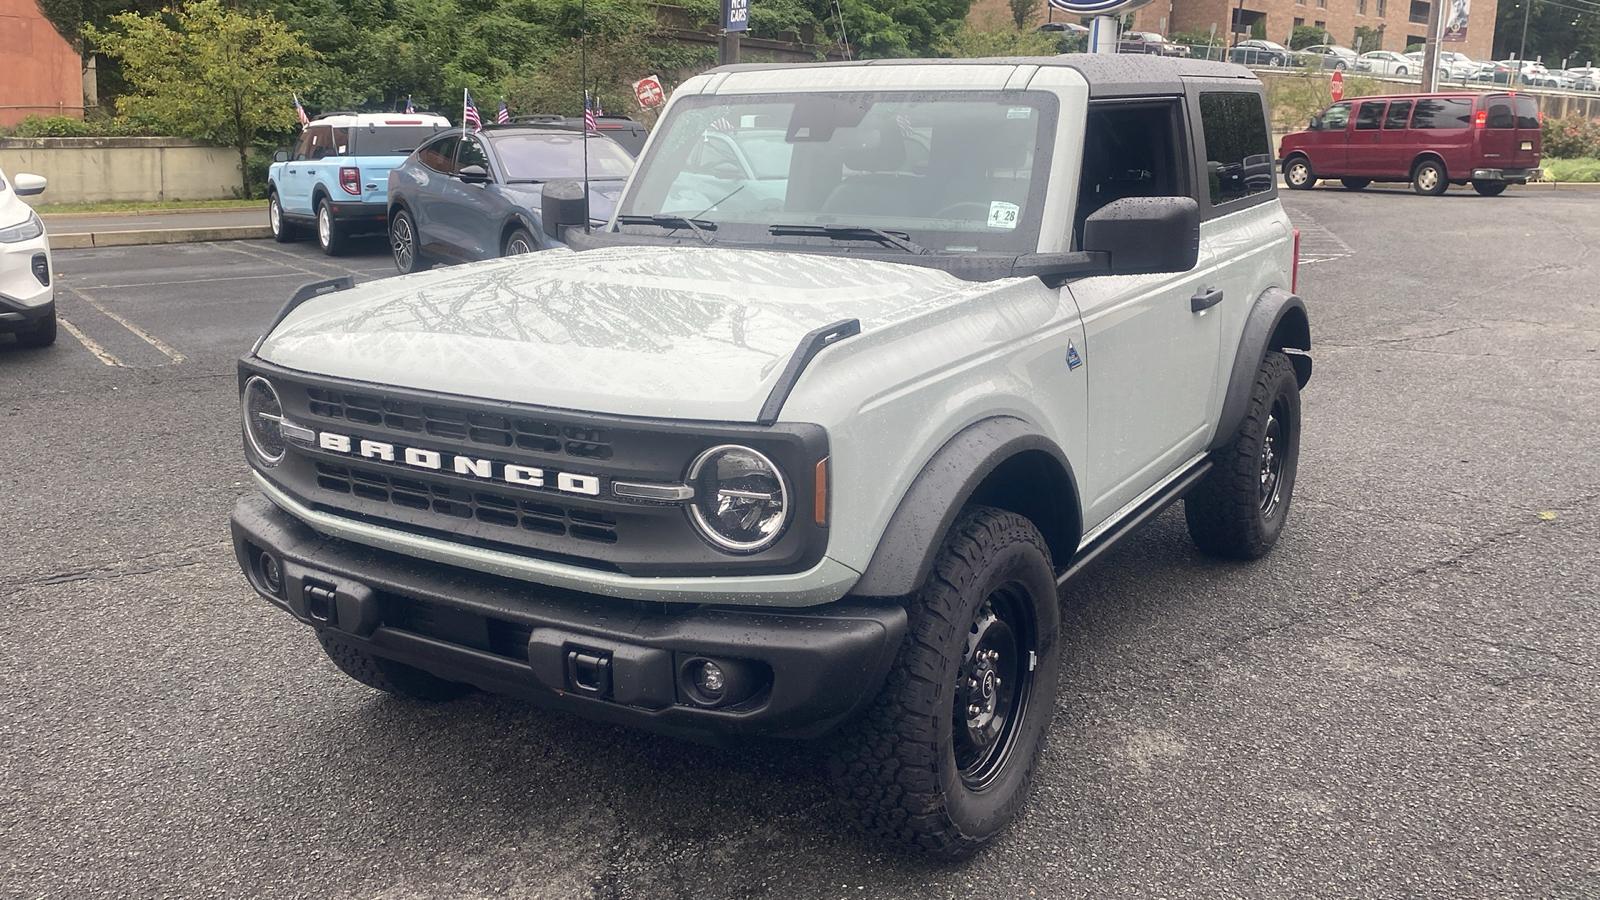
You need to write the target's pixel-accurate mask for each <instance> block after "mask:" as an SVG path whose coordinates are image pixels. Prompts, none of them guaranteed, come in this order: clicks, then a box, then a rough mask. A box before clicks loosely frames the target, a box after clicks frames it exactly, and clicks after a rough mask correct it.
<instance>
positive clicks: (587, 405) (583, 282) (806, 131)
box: [232, 56, 1311, 857]
mask: <svg viewBox="0 0 1600 900" xmlns="http://www.w3.org/2000/svg"><path fill="white" fill-rule="evenodd" d="M733 149H737V151H738V155H737V156H736V157H735V156H734V155H733V154H732V153H731V152H730V151H731V150H733ZM1271 152H1272V151H1271V148H1270V146H1269V139H1268V133H1267V119H1266V110H1265V108H1264V102H1263V93H1262V86H1261V83H1260V82H1259V81H1257V80H1256V79H1255V78H1254V77H1253V76H1252V75H1251V74H1250V73H1249V72H1247V71H1246V70H1245V69H1243V68H1241V67H1238V66H1232V65H1227V64H1222V63H1208V62H1200V61H1191V60H1185V59H1173V58H1161V57H1156V56H1139V57H1123V56H1061V57H1051V58H1039V59H991V60H960V61H957V60H941V61H892V62H891V61H875V62H870V63H844V64H821V65H808V66H798V67H774V66H733V67H727V68H721V69H716V70H713V71H711V72H709V73H707V74H704V75H701V76H698V77H696V78H693V79H691V80H689V81H688V82H686V83H685V84H684V85H683V86H682V87H680V88H679V89H678V90H677V92H676V94H675V95H674V96H673V98H672V100H671V102H670V104H669V105H668V106H667V108H666V110H665V112H664V114H663V116H662V118H661V122H660V124H659V125H658V126H657V128H656V129H655V131H654V132H653V134H652V135H651V137H650V140H649V143H648V145H647V146H646V148H645V150H644V152H643V155H642V157H641V160H640V163H639V167H638V169H637V171H636V172H635V173H634V175H633V177H632V178H631V180H630V181H629V182H628V184H627V186H626V188H625V189H624V191H623V194H622V198H621V201H620V204H619V207H618V210H617V213H616V215H615V216H614V217H613V218H612V220H611V222H610V224H609V225H607V226H606V227H605V228H603V229H596V230H595V231H594V232H593V233H592V234H585V233H583V231H582V226H581V224H576V225H575V223H583V222H584V221H585V220H586V218H587V215H586V212H585V211H584V210H583V209H582V198H583V197H584V196H585V194H584V192H583V190H582V187H581V186H580V185H576V184H568V185H559V184H552V185H549V186H547V188H548V189H547V191H546V193H545V199H544V201H543V202H544V212H545V216H544V222H545V227H546V228H551V229H557V228H561V227H563V224H564V223H565V224H566V225H567V226H569V227H568V229H567V231H566V232H565V235H564V237H565V240H566V241H567V242H568V243H569V244H570V245H571V247H572V248H573V249H557V250H551V251H547V252H543V253H537V254H532V255H527V256H519V257H515V258H510V259H505V260H499V261H490V262H484V263H478V264H473V265H468V266H463V267H459V268H452V269H448V270H444V271H437V272H432V273H425V274H418V275H409V276H402V277H397V278H389V279H385V280H382V281H378V282H373V283H369V284H364V285H361V286H360V287H352V286H351V285H350V283H349V281H347V280H338V281H332V282H324V283H319V284H314V285H307V286H306V287H305V288H302V289H301V291H300V292H299V293H298V294H297V295H296V296H295V298H294V299H292V300H291V301H290V302H289V304H288V305H287V306H286V307H285V309H284V310H283V312H282V313H280V314H279V316H278V318H277V320H276V321H274V322H273V323H272V325H271V326H270V327H269V329H268V331H267V333H266V334H265V335H264V336H263V337H262V339H261V340H260V341H259V342H258V343H257V345H256V346H255V348H254V349H253V350H252V351H251V352H250V353H249V354H248V355H247V356H246V357H245V358H244V359H243V360H242V361H241V362H240V366H239V387H240V391H241V398H242V408H243V418H244V437H245V441H244V444H245V450H246V454H247V456H248V459H249V462H250V465H251V466H252V468H253V469H254V474H255V481H256V485H257V486H258V487H259V488H260V493H258V494H254V495H251V496H247V497H245V498H244V499H242V500H241V501H240V502H239V503H238V505H237V506H236V507H235V509H234V512H233V519H232V531H233V542H234V547H235V550H236V553H237V556H238V561H239V564H240V566H241V567H242V568H243V570H244V572H245V574H246V577H247V578H248V579H249V582H250V584H251V585H253V586H254V588H255V589H256V591H258V592H259V593H260V594H261V595H262V596H263V597H265V598H266V599H267V600H268V601H270V602H272V603H273V604H276V605H277V606H279V607H281V608H283V609H284V610H285V611H287V612H288V613H289V614H290V615H292V616H293V617H294V618H295V619H297V620H298V621H300V622H301V623H303V624H305V625H308V626H310V627H311V628H312V629H313V630H314V631H315V633H316V635H317V637H318V639H319V640H320V641H321V644H322V646H323V648H324V649H325V650H326V651H327V654H328V656H329V657H331V658H332V660H333V662H334V663H335V664H336V665H338V667H339V668H341V669H342V670H344V672H346V673H347V674H349V675H350V676H351V677H353V678H355V679H357V680H359V681H361V682H364V683H365V684H368V685H371V686H372V687H375V688H378V689H380V690H384V691H388V692H391V693H393V694H398V695H401V696H405V697H412V698H420V699H448V698H451V697H454V696H457V695H458V694H460V693H461V692H463V691H466V690H469V689H471V688H473V687H476V688H481V689H484V690H489V691H496V692H503V693H508V694H516V695H520V696H523V697H527V698H531V699H534V700H536V701H540V702H543V703H546V704H549V705H551V706H555V707H558V708H561V709H565V710H569V711H571V712H574V713H579V714H582V715H586V716H591V717H594V718H596V719H603V720H608V721H614V722H621V723H627V724H631V725H637V726H641V727H645V728H651V729H656V730H658V731H661V732H666V733H670V734H676V735H681V736H685V737H690V738H696V739H702V740H718V739H727V738H729V737H731V736H738V735H746V734H765V735H781V736H790V737H822V736H824V735H826V736H828V738H829V740H830V741H831V747H830V753H831V759H832V766H833V774H834V776H835V778H836V780H837V781H838V782H839V783H840V785H841V787H842V788H843V790H844V792H845V794H846V796H847V797H848V802H849V803H850V804H851V805H852V806H853V807H854V808H855V809H856V810H857V812H858V814H859V817H860V820H861V822H862V823H863V824H864V826H865V827H866V828H867V829H868V830H869V831H872V832H875V833H878V834H881V835H884V836H886V837H888V838H890V839H891V840H894V841H897V842H900V843H903V844H906V845H909V846H912V847H917V848H921V849H923V850H926V851H928V852H931V853H933V854H936V855H941V856H946V857H958V856H962V855H964V854H967V853H970V852H972V851H973V850H975V849H976V848H977V847H978V846H979V845H981V843H982V842H983V841H985V840H986V839H988V838H990V837H991V836H993V835H994V834H995V833H996V832H997V831H999V830H1000V829H1001V828H1002V827H1004V826H1005V824H1006V823H1007V822H1008V821H1009V820H1010V819H1011V818H1012V817H1013V816H1014V815H1015V814H1016V812H1017V810H1018V809H1019V808H1020V806H1021V804H1022V803H1023V802H1024V799H1025V797H1026V794H1027V788H1028V785H1029V782H1030V780H1031V778H1032V776H1033V773H1034V770H1035V768H1036V766H1037V762H1038V759H1039V754H1040V750H1041V748H1042V747H1043V746H1044V743H1045V733H1046V730H1047V728H1048V725H1049V722H1050V718H1051V713H1052V711H1053V710H1054V708H1055V706H1056V702H1057V700H1056V698H1057V679H1058V673H1059V671H1060V662H1061V653H1062V641H1061V638H1060V635H1059V629H1060V612H1059V606H1058V602H1059V601H1058V594H1057V592H1058V590H1059V588H1060V587H1061V586H1062V585H1064V584H1065V583H1066V582H1067V581H1069V580H1070V579H1071V578H1072V577H1073V576H1074V575H1075V574H1076V573H1078V572H1079V571H1081V570H1082V569H1083V568H1084V567H1085V566H1087V565H1089V564H1090V563H1091V562H1092V561H1094V560H1095V559H1096V558H1097V557H1100V556H1101V555H1102V554H1104V553H1105V551H1106V550H1107V549H1108V548H1110V547H1111V546H1113V545H1114V544H1115V543H1117V541H1118V540H1119V539H1120V538H1122V537H1123V536H1125V535H1127V534H1128V533H1129V532H1130V531H1131V530H1132V529H1134V528H1135V527H1137V526H1138V525H1139V524H1141V523H1143V522H1145V521H1147V520H1149V519H1151V518H1152V517H1154V516H1155V515H1157V514H1158V513H1160V512H1161V511H1162V510H1163V509H1165V508H1166V507H1167V506H1168V505H1170V504H1171V503H1173V502H1175V501H1177V500H1179V499H1180V498H1181V499H1182V500H1183V501H1184V507H1185V513H1186V517H1187V521H1188V526H1189V531H1190V533H1191V534H1192V535H1193V537H1194V540H1195V541H1196V542H1197V543H1198V544H1199V546H1200V547H1201V548H1202V549H1203V550H1205V551H1206V552H1208V553H1211V554H1215V555H1218V556H1223V557H1231V558H1239V559H1249V558H1254V557H1259V556H1261V555H1262V554H1264V553H1266V552H1267V551H1268V550H1269V549H1270V548H1271V547H1272V545H1273V543H1274V541H1275V540H1276V539H1277V538H1278V536H1279V534H1280V531H1281V529H1282V527H1283V524H1284V520H1285V517H1286V516H1287V514H1288V510H1289V502H1290V496H1291V493H1292V491H1293V488H1294V481H1295V464H1296V458H1297V455H1298V448H1299V443H1300V431H1301V427H1300V426H1301V419H1300V409H1301V407H1300V393H1299V392H1300V389H1301V387H1303V386H1304V385H1305V383H1306V381H1307V379H1308V378H1309V377H1310V374H1311V359H1310V357H1309V356H1308V355H1307V353H1308V351H1309V349H1310V329H1309V324H1308V321H1307V317H1306V310H1305V306H1304V304H1303V303H1302V302H1301V301H1300V299H1299V298H1298V297H1296V296H1295V295H1294V278H1295V262H1296V256H1295V253H1296V251H1295V242H1296V236H1295V233H1294V232H1293V230H1292V229H1291V227H1290V223H1289V220H1288V217H1287V216H1286V215H1285V213H1284V211H1283V208H1282V207H1281V205H1280V204H1279V202H1278V199H1277V185H1276V180H1275V179H1274V178H1272V177H1271V168H1270V166H1268V167H1267V168H1266V169H1262V168H1261V167H1260V166H1259V165H1252V160H1258V159H1260V158H1262V157H1263V156H1265V157H1266V158H1268V159H1270V158H1271V157H1270V154H1271ZM1260 171H1266V172H1267V175H1266V176H1265V177H1262V176H1260ZM574 225H575V227H570V226H574Z"/></svg>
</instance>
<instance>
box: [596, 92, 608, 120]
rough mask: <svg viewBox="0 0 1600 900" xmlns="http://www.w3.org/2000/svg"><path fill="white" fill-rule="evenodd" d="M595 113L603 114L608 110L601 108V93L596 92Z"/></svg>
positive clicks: (597, 114)
mask: <svg viewBox="0 0 1600 900" xmlns="http://www.w3.org/2000/svg"><path fill="white" fill-rule="evenodd" d="M594 114H595V116H596V117H599V116H603V115H605V114H606V111H605V110H603V109H601V108H600V95H599V94H595V95H594Z"/></svg>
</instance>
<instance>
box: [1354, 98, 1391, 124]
mask: <svg viewBox="0 0 1600 900" xmlns="http://www.w3.org/2000/svg"><path fill="white" fill-rule="evenodd" d="M1386 106H1388V104H1387V103H1385V102H1382V101H1378V102H1373V101H1370V100H1369V101H1367V102H1366V103H1363V104H1361V111H1360V112H1358V113H1356V130H1357V131H1377V130H1378V124H1379V123H1380V122H1382V121H1383V110H1384V107H1386Z"/></svg>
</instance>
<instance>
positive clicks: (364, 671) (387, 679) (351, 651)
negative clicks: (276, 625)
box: [317, 631, 472, 703]
mask: <svg viewBox="0 0 1600 900" xmlns="http://www.w3.org/2000/svg"><path fill="white" fill-rule="evenodd" d="M317 641H318V642H319V643H320V644H322V652H324V653H326V654H328V658H329V659H331V660H333V664H334V665H336V666H338V667H339V670H340V671H342V672H344V673H345V674H346V675H349V676H350V677H351V678H354V679H355V680H357V681H359V682H361V683H362V684H364V685H366V686H367V687H370V688H376V689H378V690H380V691H383V692H384V693H387V694H393V695H395V696H396V697H404V698H406V699H408V700H421V701H424V702H428V703H439V702H443V701H446V700H456V699H459V698H460V697H462V696H465V695H466V694H468V693H471V691H472V686H471V685H466V684H461V683H460V682H456V681H446V680H444V679H443V678H440V677H439V676H437V675H433V674H430V673H428V672H424V671H422V670H421V669H418V668H416V667H415V666H408V665H406V664H405V663H400V662H395V661H394V660H392V659H384V658H383V657H381V656H373V655H372V654H371V653H368V652H367V651H365V650H362V649H360V648H358V647H355V646H353V645H351V644H348V643H345V642H344V641H342V640H340V639H339V638H338V637H337V636H335V635H333V634H331V633H329V632H327V631H319V632H317Z"/></svg>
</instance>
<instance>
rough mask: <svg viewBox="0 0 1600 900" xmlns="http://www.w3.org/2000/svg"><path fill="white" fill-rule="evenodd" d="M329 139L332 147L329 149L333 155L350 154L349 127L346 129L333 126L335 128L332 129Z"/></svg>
mask: <svg viewBox="0 0 1600 900" xmlns="http://www.w3.org/2000/svg"><path fill="white" fill-rule="evenodd" d="M330 141H331V143H332V146H333V149H332V150H330V151H329V152H330V153H332V154H334V155H337V156H349V155H350V129H348V128H335V129H333V136H332V138H330Z"/></svg>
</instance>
